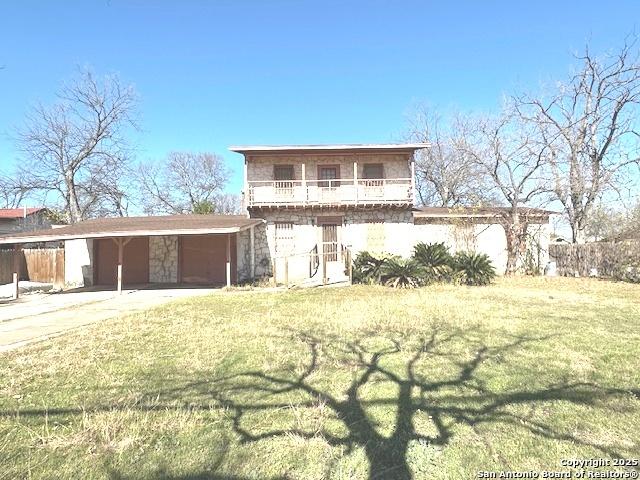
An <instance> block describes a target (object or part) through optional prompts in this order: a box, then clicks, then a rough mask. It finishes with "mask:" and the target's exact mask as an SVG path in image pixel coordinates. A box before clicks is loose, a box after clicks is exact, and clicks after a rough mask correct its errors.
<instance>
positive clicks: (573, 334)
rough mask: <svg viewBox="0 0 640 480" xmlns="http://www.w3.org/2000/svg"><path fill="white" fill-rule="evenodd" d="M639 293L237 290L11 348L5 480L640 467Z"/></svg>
mask: <svg viewBox="0 0 640 480" xmlns="http://www.w3.org/2000/svg"><path fill="white" fill-rule="evenodd" d="M639 354H640V286H635V285H629V284H622V283H612V282H605V281H596V280H587V279H545V278H520V279H511V280H507V279H501V280H499V281H498V282H497V283H496V284H495V285H492V286H490V287H477V288H466V287H454V286H446V285H443V286H431V287H427V288H422V289H417V290H393V289H388V288H383V287H367V286H354V287H349V288H342V289H316V290H302V291H290V292H281V293H259V292H233V291H232V292H225V293H221V294H215V295H211V296H208V297H199V298H193V299H187V300H182V301H178V302H176V303H173V304H169V305H167V306H164V307H160V308H157V309H154V310H150V311H148V312H144V313H140V314H136V315H132V316H129V317H125V318H121V319H115V320H111V321H106V322H104V323H100V324H96V325H93V326H91V327H89V328H86V329H82V330H78V331H76V332H73V333H70V334H69V335H65V336H63V337H59V338H56V339H52V340H50V341H46V342H43V343H40V344H37V345H33V346H30V347H27V348H24V349H21V350H18V351H14V352H9V353H5V354H1V355H0V479H5V478H74V479H76V478H78V479H80V478H81V479H103V478H111V479H134V478H135V479H152V478H167V479H185V480H186V479H366V478H370V479H374V478H389V479H408V478H415V479H422V478H430V479H431V478H433V479H464V478H476V476H477V472H478V471H485V470H505V469H507V470H527V471H528V470H549V469H552V470H563V467H561V465H560V460H561V459H563V458H625V457H626V458H639V457H640V429H639V428H638V426H639V425H640V355H639Z"/></svg>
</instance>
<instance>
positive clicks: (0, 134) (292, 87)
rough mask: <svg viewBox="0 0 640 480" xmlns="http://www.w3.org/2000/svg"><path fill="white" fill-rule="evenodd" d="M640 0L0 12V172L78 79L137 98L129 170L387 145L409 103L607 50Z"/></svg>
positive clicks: (236, 168)
mask: <svg viewBox="0 0 640 480" xmlns="http://www.w3.org/2000/svg"><path fill="white" fill-rule="evenodd" d="M639 19H640V2H638V1H637V0H634V1H618V2H602V1H592V0H583V1H557V0H556V1H528V2H522V1H513V0H512V1H504V2H503V1H491V0H485V1H477V0H476V1H467V2H462V1H461V2H445V1H439V2H428V1H416V2H411V1H406V2H404V1H399V0H396V1H375V0H371V1H367V2H358V1H317V2H310V1H280V0H269V1H257V0H256V1H242V0H236V1H223V0H218V1H192V0H180V1H178V0H174V1H172V2H169V1H162V0H156V1H140V0H138V1H124V0H82V1H64V0H59V1H52V0H47V1H44V0H43V1H40V2H38V1H29V0H20V1H9V0H7V1H2V2H0V20H1V21H0V24H1V25H2V27H1V28H0V67H3V68H1V69H0V173H8V172H10V171H11V169H12V168H13V167H14V166H15V164H16V163H17V162H19V161H20V154H19V152H18V150H17V148H16V144H15V140H14V139H13V138H14V137H15V129H16V128H17V127H20V126H21V125H23V124H24V121H25V115H26V114H27V113H28V111H29V108H30V106H32V105H34V104H35V103H36V102H42V103H44V104H45V105H46V104H51V103H52V102H53V101H54V100H55V92H56V90H59V88H60V86H61V85H62V83H63V82H65V81H69V80H70V79H72V78H73V77H74V74H75V73H76V72H77V70H78V68H82V67H89V68H91V69H92V70H93V71H94V72H95V73H96V74H99V75H100V74H113V73H116V74H118V75H119V77H120V78H121V80H122V81H123V82H125V83H130V84H133V85H134V86H135V89H136V91H137V93H138V95H139V97H140V120H141V122H140V123H141V131H140V132H138V133H136V134H135V135H132V137H131V141H132V142H133V143H135V145H136V146H137V147H138V150H137V151H138V153H137V159H138V160H139V161H148V160H150V159H159V158H162V157H164V156H165V155H166V154H167V153H169V152H170V151H180V150H190V151H208V152H215V153H218V154H221V155H222V156H223V157H224V158H225V160H226V161H227V162H228V165H229V166H230V167H231V168H232V170H233V177H232V180H231V182H230V184H229V185H228V187H227V190H228V191H230V192H236V193H238V192H239V191H240V189H241V185H242V157H241V156H240V155H238V154H235V153H231V152H229V151H228V150H227V149H228V147H229V146H230V145H236V144H243V145H244V144H305V143H314V144H317V143H365V142H375V143H383V142H394V141H400V140H402V138H403V135H404V132H405V131H406V128H407V119H408V116H409V115H410V113H411V110H412V108H413V107H415V105H416V104H419V103H425V104H428V105H430V106H432V107H433V108H437V109H440V110H441V111H445V112H446V111H449V110H457V111H472V112H477V111H492V110H495V109H497V107H498V105H499V104H500V101H501V98H502V96H503V95H504V94H505V93H510V92H516V91H535V90H537V89H538V88H540V86H541V85H542V84H544V83H548V82H550V81H553V80H558V79H564V78H566V77H567V75H568V73H569V72H570V71H571V68H572V65H574V60H573V58H572V54H573V53H574V52H576V51H579V50H580V49H582V48H583V47H584V45H585V44H586V43H587V42H589V43H590V45H591V47H592V49H593V50H594V51H596V52H605V51H607V50H611V49H615V48H616V47H619V46H620V45H621V44H622V42H623V41H624V38H625V36H626V35H627V34H628V33H631V32H635V31H636V30H637V28H638V25H637V23H638V20H639Z"/></svg>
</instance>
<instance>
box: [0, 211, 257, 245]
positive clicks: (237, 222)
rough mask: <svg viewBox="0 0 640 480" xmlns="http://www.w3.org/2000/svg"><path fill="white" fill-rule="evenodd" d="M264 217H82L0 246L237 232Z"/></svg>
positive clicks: (1, 241)
mask: <svg viewBox="0 0 640 480" xmlns="http://www.w3.org/2000/svg"><path fill="white" fill-rule="evenodd" d="M262 222H263V220H261V219H257V218H248V217H245V216H244V215H165V216H157V217H115V218H96V219H93V220H85V221H84V222H79V223H76V224H74V225H67V226H64V227H58V228H52V229H48V230H38V231H34V232H22V233H16V234H11V235H6V236H2V237H0V245H2V244H5V245H6V244H13V243H37V242H55V241H59V240H73V239H78V238H112V237H146V236H157V235H202V234H207V233H236V232H240V231H242V230H246V229H248V228H250V227H252V226H254V225H258V224H260V223H262Z"/></svg>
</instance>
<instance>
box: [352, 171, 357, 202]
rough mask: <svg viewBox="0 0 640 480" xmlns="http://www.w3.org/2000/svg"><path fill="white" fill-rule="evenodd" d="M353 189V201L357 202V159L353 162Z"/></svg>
mask: <svg viewBox="0 0 640 480" xmlns="http://www.w3.org/2000/svg"><path fill="white" fill-rule="evenodd" d="M353 189H354V194H353V198H354V200H355V203H358V162H357V161H354V162H353Z"/></svg>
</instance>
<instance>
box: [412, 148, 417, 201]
mask: <svg viewBox="0 0 640 480" xmlns="http://www.w3.org/2000/svg"><path fill="white" fill-rule="evenodd" d="M411 203H412V204H413V205H415V203H416V161H415V158H414V157H413V155H412V156H411Z"/></svg>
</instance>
